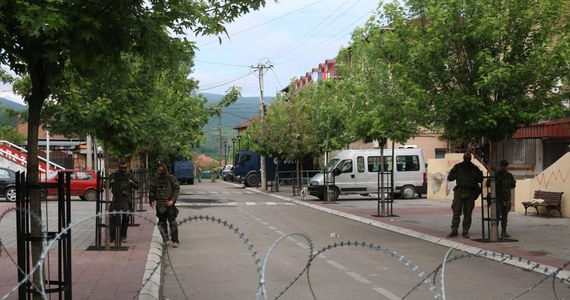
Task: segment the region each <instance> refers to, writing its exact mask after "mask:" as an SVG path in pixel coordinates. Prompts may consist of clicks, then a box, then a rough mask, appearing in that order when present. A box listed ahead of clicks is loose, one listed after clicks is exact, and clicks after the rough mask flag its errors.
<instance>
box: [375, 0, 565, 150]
mask: <svg viewBox="0 0 570 300" xmlns="http://www.w3.org/2000/svg"><path fill="white" fill-rule="evenodd" d="M406 6H407V9H404V8H403V7H401V6H399V4H398V3H394V4H387V5H385V6H384V13H382V14H380V15H379V16H378V17H377V18H376V19H375V20H374V21H371V22H370V23H368V24H367V26H368V27H367V30H368V31H369V32H371V33H373V35H376V36H377V35H380V34H378V32H383V33H382V34H381V35H382V36H383V38H382V40H381V41H379V42H378V43H377V44H376V45H377V46H378V48H379V49H380V51H379V53H380V55H381V56H380V57H381V58H382V59H383V60H384V61H385V62H386V63H388V64H389V66H390V75H391V76H393V78H394V79H396V80H397V81H398V82H399V83H400V87H401V88H403V89H404V92H405V93H406V94H407V95H408V96H409V97H410V98H411V99H413V100H414V102H415V103H417V107H418V108H420V109H422V111H423V112H424V113H425V114H429V115H431V119H427V120H423V123H424V124H425V125H426V126H437V127H442V128H443V129H444V130H445V134H446V135H447V136H449V137H450V138H460V137H468V136H484V137H488V138H490V139H491V140H495V141H497V140H502V139H504V138H506V137H509V136H511V135H512V134H513V133H514V131H515V130H516V128H517V126H518V125H520V124H529V123H531V122H536V121H539V120H544V119H549V118H555V117H558V116H560V115H561V114H562V112H563V108H562V106H561V102H562V101H561V100H562V99H564V98H567V97H568V93H567V91H566V92H565V93H564V92H562V93H558V94H556V93H552V88H553V87H554V86H555V85H556V83H557V82H558V81H559V79H564V78H568V76H569V75H568V74H569V65H570V47H569V46H570V45H569V38H570V37H569V36H568V32H569V24H570V22H569V20H568V17H569V16H570V15H568V11H569V6H568V1H566V0H548V1H539V2H537V1H532V0H521V1H491V0H484V1H455V0H443V1H439V0H437V1H436V0H410V1H407V2H406ZM386 24H390V26H391V29H392V30H382V28H383V27H382V26H383V25H386ZM374 32H375V33H374Z"/></svg>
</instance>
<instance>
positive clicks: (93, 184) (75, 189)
mask: <svg viewBox="0 0 570 300" xmlns="http://www.w3.org/2000/svg"><path fill="white" fill-rule="evenodd" d="M60 172H64V173H70V174H71V179H70V180H71V182H70V185H71V191H70V193H71V195H72V196H79V197H80V198H81V199H82V200H87V201H95V200H96V198H97V173H95V172H94V171H92V170H57V171H56V172H54V173H52V174H50V176H49V177H48V178H47V179H44V180H42V181H41V183H57V177H58V174H59V173H60ZM64 176H65V175H64ZM102 190H103V188H102V187H101V188H100V189H99V191H100V192H101V191H102ZM55 195H57V188H42V190H41V199H42V200H45V199H47V197H48V196H55Z"/></svg>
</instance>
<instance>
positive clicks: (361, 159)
mask: <svg viewBox="0 0 570 300" xmlns="http://www.w3.org/2000/svg"><path fill="white" fill-rule="evenodd" d="M356 169H357V170H358V173H362V172H364V171H365V168H364V157H362V156H359V157H357V158H356Z"/></svg>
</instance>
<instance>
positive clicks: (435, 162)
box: [426, 153, 487, 201]
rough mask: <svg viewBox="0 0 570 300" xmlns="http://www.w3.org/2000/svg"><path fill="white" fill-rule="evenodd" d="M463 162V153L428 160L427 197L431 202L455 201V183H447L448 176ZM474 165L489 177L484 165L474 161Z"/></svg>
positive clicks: (448, 154)
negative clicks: (452, 169)
mask: <svg viewBox="0 0 570 300" xmlns="http://www.w3.org/2000/svg"><path fill="white" fill-rule="evenodd" d="M462 161H463V154H462V153H447V154H445V158H442V159H428V170H427V173H428V174H427V175H428V176H427V178H428V191H427V195H426V197H427V198H428V199H429V200H436V201H451V200H453V188H454V187H455V181H451V182H450V181H447V174H449V171H450V170H451V168H453V166H454V165H456V164H458V163H460V162H462ZM473 163H474V164H475V165H476V166H478V167H479V169H481V171H483V175H484V176H487V173H486V170H485V168H484V167H483V165H482V164H480V163H479V162H478V161H476V160H473Z"/></svg>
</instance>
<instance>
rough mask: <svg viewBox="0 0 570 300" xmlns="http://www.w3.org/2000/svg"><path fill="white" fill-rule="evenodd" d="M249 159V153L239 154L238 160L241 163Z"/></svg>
mask: <svg viewBox="0 0 570 300" xmlns="http://www.w3.org/2000/svg"><path fill="white" fill-rule="evenodd" d="M250 159H251V156H250V155H249V154H243V155H242V156H241V160H240V161H239V162H240V163H241V164H245V163H246V162H248V161H249V160H250Z"/></svg>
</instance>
